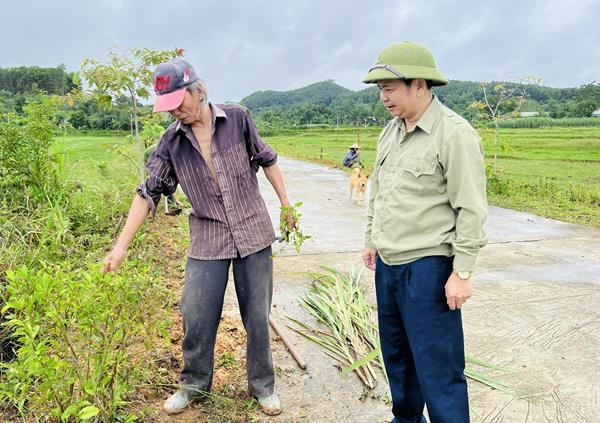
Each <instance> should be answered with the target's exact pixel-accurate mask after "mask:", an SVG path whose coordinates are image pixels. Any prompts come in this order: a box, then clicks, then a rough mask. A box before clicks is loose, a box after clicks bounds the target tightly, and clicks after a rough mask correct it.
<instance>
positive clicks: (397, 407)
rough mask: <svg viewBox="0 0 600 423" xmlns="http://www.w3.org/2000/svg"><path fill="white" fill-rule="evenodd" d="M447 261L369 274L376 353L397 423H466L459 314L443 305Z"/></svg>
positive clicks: (433, 260)
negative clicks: (376, 322) (378, 343)
mask: <svg viewBox="0 0 600 423" xmlns="http://www.w3.org/2000/svg"><path fill="white" fill-rule="evenodd" d="M452 261H453V260H452V258H451V257H443V256H433V257H424V258H421V259H419V260H416V261H413V262H411V263H407V264H402V265H394V266H388V265H386V264H385V263H384V262H383V261H382V260H381V259H380V258H379V257H378V258H377V265H376V269H375V286H376V291H377V313H378V318H379V337H380V340H381V352H382V355H383V361H384V364H385V368H386V372H387V375H388V378H389V382H390V390H391V393H392V402H393V406H392V412H393V413H394V420H392V422H398V423H408V422H411V423H412V422H414V423H423V422H426V420H425V418H424V417H423V409H424V406H425V404H427V412H428V414H429V418H430V420H431V423H468V422H469V400H468V394H467V382H466V379H465V375H464V369H465V354H464V341H463V330H462V320H461V314H460V310H456V311H451V310H450V309H449V308H448V305H447V304H446V295H445V290H444V286H445V284H446V281H447V280H448V277H449V276H450V274H451V272H452Z"/></svg>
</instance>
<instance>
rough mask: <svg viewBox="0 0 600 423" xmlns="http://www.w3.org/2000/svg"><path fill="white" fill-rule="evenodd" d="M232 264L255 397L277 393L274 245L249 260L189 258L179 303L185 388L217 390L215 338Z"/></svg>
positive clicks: (250, 380)
mask: <svg viewBox="0 0 600 423" xmlns="http://www.w3.org/2000/svg"><path fill="white" fill-rule="evenodd" d="M232 262H233V279H234V282H235V291H236V294H237V299H238V303H239V306H240V314H241V316H242V322H243V323H244V328H245V329H246V333H247V335H248V338H247V339H248V342H247V350H246V361H247V366H248V386H249V390H250V393H251V394H252V395H254V396H255V397H257V398H264V397H267V396H269V395H271V394H272V393H273V389H274V381H275V376H274V373H273V361H272V358H271V349H270V345H269V311H270V309H271V299H272V296H273V260H272V258H271V247H267V248H265V249H264V250H262V251H259V252H257V253H254V254H251V255H250V256H248V257H244V258H235V259H226V260H196V259H192V258H188V260H187V264H186V269H185V287H184V289H183V295H182V297H181V303H180V304H181V313H182V315H183V331H184V337H183V361H184V367H183V370H182V372H181V382H182V386H183V387H184V388H187V389H193V390H200V391H210V389H211V387H212V377H213V365H214V350H215V340H216V336H217V328H218V326H219V321H220V320H221V312H222V309H223V299H224V296H225V288H226V287H227V280H228V277H229V266H230V265H231V263H232Z"/></svg>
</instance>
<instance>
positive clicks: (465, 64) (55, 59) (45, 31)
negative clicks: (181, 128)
mask: <svg viewBox="0 0 600 423" xmlns="http://www.w3.org/2000/svg"><path fill="white" fill-rule="evenodd" d="M0 36H1V38H0V39H2V40H4V41H3V43H2V53H1V54H0V67H3V68H6V67H14V66H21V65H27V66H30V65H37V66H42V67H56V66H58V65H59V64H61V63H64V64H65V65H66V67H67V70H68V71H75V70H78V69H79V67H80V65H81V62H82V60H83V59H84V58H97V59H105V58H106V52H107V51H108V50H109V49H111V47H112V46H116V47H117V51H120V52H125V51H126V50H127V49H130V48H132V47H147V48H151V49H155V50H164V49H172V48H174V47H181V48H184V49H185V50H186V55H185V58H186V59H187V60H188V61H190V62H191V63H192V64H193V65H194V66H195V67H196V69H197V71H198V73H199V74H200V76H201V77H202V78H203V79H204V80H205V81H206V83H207V86H208V90H209V96H210V98H211V99H212V100H213V101H217V102H222V101H239V100H241V99H242V98H244V97H245V96H247V95H249V94H251V93H253V92H254V91H258V90H278V91H285V90H291V89H296V88H300V87H302V86H305V85H308V84H311V83H313V82H318V81H323V80H325V79H334V80H335V81H336V82H337V83H338V84H340V85H342V86H345V87H347V88H350V89H352V90H358V89H362V88H364V87H365V85H364V84H362V83H361V82H360V80H361V78H362V76H363V75H364V74H365V72H366V71H367V70H368V68H369V67H370V66H371V65H372V64H373V63H374V61H375V59H376V57H377V55H378V53H379V51H380V50H381V49H383V48H384V47H385V46H387V45H388V44H391V43H393V42H397V41H404V40H411V41H415V42H419V43H421V44H424V45H426V46H427V47H429V48H430V49H431V51H432V52H433V54H434V56H435V58H436V60H437V63H438V67H439V69H440V70H441V72H442V73H443V74H444V75H445V76H446V77H447V78H449V79H455V80H473V81H484V80H486V81H490V80H506V79H509V78H510V77H511V76H513V77H514V76H515V75H531V76H535V77H538V78H541V79H542V84H543V85H547V86H552V87H576V86H579V85H581V84H585V83H590V82H592V81H594V80H596V81H600V1H598V0H570V1H566V0H560V1H559V0H530V1H529V0H516V1H512V0H511V1H508V0H507V1H501V0H497V1H493V0H490V1H484V0H431V1H419V0H404V1H399V0H396V1H372V2H369V1H364V0H362V1H354V0H346V1H341V0H296V1H285V0H272V1H269V0H260V1H252V0H245V1H238V0H226V1H225V0H220V1H202V0H200V1H193V0H168V1H157V0H129V1H127V0H93V1H82V0H77V1H75V0H54V1H52V0H17V1H11V2H8V3H7V4H4V5H3V12H2V23H1V24H0Z"/></svg>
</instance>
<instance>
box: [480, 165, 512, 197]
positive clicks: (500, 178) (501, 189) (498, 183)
mask: <svg viewBox="0 0 600 423" xmlns="http://www.w3.org/2000/svg"><path fill="white" fill-rule="evenodd" d="M485 173H486V175H487V191H488V194H498V195H508V194H509V193H510V191H511V188H512V186H513V182H512V180H510V179H509V178H507V177H506V176H504V172H503V170H502V169H501V168H494V164H493V163H491V162H490V163H488V164H487V165H486V167H485Z"/></svg>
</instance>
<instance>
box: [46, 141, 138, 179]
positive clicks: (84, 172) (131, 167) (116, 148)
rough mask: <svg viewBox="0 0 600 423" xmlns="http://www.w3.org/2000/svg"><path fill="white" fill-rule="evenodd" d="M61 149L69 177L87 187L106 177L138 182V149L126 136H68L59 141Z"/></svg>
mask: <svg viewBox="0 0 600 423" xmlns="http://www.w3.org/2000/svg"><path fill="white" fill-rule="evenodd" d="M58 148H60V149H62V150H63V151H64V152H65V163H66V165H67V166H68V169H69V177H70V178H76V179H77V180H78V181H80V182H82V183H84V184H85V183H89V184H96V183H98V182H99V181H100V180H102V179H107V175H123V177H124V178H125V177H127V178H130V179H131V181H132V183H135V182H136V181H137V177H136V172H137V165H136V160H137V156H136V154H137V153H136V146H135V142H134V141H132V140H130V139H128V138H127V136H126V135H122V134H112V133H107V134H106V135H96V134H95V135H86V134H69V135H66V136H64V137H61V138H59V141H58Z"/></svg>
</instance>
